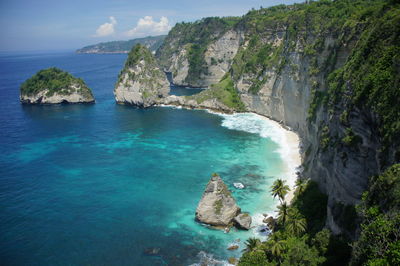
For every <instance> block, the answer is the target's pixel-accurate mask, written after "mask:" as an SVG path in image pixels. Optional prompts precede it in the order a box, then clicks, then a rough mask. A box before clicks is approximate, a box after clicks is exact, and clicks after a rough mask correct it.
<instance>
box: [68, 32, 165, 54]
mask: <svg viewBox="0 0 400 266" xmlns="http://www.w3.org/2000/svg"><path fill="white" fill-rule="evenodd" d="M164 38H165V35H160V36H148V37H144V38H137V39H133V40H129V41H112V42H102V43H98V44H94V45H89V46H85V47H83V48H81V49H78V50H76V53H78V54H113V53H129V51H130V50H131V49H132V47H133V46H135V45H136V44H142V45H144V46H146V47H147V48H148V49H149V50H150V51H151V52H155V51H156V50H157V49H158V48H159V47H160V46H161V44H162V42H163V41H164Z"/></svg>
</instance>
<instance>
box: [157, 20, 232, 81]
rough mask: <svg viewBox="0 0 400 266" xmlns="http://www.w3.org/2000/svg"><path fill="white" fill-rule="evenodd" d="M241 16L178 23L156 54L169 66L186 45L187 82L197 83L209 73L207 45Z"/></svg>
mask: <svg viewBox="0 0 400 266" xmlns="http://www.w3.org/2000/svg"><path fill="white" fill-rule="evenodd" d="M239 19H240V18H239V17H223V18H218V17H209V18H204V19H201V20H198V21H195V22H190V23H187V22H182V23H177V24H176V25H175V26H174V27H173V28H172V29H171V31H170V32H169V33H168V36H167V37H166V39H165V42H164V43H163V45H161V47H160V49H158V50H157V53H156V56H157V58H158V59H159V61H160V63H161V65H163V66H167V65H168V63H167V62H168V61H169V60H170V58H171V57H172V55H173V54H177V53H178V51H179V49H182V48H183V47H186V49H187V52H188V53H187V54H188V62H189V71H188V75H187V77H186V80H185V81H186V82H187V83H189V84H191V83H195V82H196V81H197V80H199V79H200V78H201V76H202V75H204V74H207V67H206V62H205V59H204V52H205V51H206V49H207V46H208V45H209V44H210V43H211V42H213V41H215V40H217V39H218V38H219V37H220V36H222V35H223V34H224V33H225V32H226V31H227V30H229V29H231V28H233V27H234V25H235V24H236V23H237V21H239Z"/></svg>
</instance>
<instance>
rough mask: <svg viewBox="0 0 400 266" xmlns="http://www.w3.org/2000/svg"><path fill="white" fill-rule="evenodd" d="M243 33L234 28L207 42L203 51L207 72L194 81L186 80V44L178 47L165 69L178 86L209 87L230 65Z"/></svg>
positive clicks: (217, 80)
mask: <svg viewBox="0 0 400 266" xmlns="http://www.w3.org/2000/svg"><path fill="white" fill-rule="evenodd" d="M242 39H243V34H242V33H241V32H237V31H234V30H230V31H227V32H226V33H225V34H224V35H222V36H221V37H220V38H218V39H217V40H216V41H214V42H213V43H211V44H209V45H208V47H207V50H206V52H205V53H204V60H205V62H206V65H205V68H207V72H208V73H207V74H202V75H201V76H200V77H198V78H197V79H196V80H195V81H192V82H188V81H187V76H188V74H189V61H188V51H187V49H188V46H183V47H180V49H179V52H178V53H174V54H173V55H172V57H171V58H170V59H169V60H168V67H167V68H166V70H167V71H168V72H171V73H172V76H173V82H174V84H176V85H179V86H189V87H209V86H210V85H211V84H215V83H218V82H219V81H220V80H221V78H222V77H223V76H224V75H225V73H226V72H227V71H228V70H229V68H230V66H231V65H232V60H233V58H234V57H235V55H236V53H237V51H238V49H239V46H240V42H241V41H242Z"/></svg>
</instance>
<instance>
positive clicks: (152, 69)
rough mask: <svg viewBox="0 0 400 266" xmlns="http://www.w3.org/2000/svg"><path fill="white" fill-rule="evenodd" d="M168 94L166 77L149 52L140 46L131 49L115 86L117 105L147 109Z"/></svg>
mask: <svg viewBox="0 0 400 266" xmlns="http://www.w3.org/2000/svg"><path fill="white" fill-rule="evenodd" d="M168 92H169V82H168V80H167V77H166V76H165V74H164V73H163V72H162V71H161V70H160V69H159V68H158V65H157V62H156V60H155V58H154V56H153V55H152V54H151V52H150V51H149V50H148V49H147V48H146V47H144V46H142V45H140V44H138V45H136V46H135V47H133V48H132V50H131V52H130V53H129V55H128V59H127V61H126V63H125V67H124V69H123V70H122V71H121V73H120V76H119V78H118V82H117V84H116V85H115V90H114V95H115V100H116V101H117V103H120V104H131V105H136V106H139V107H149V106H152V105H154V104H156V103H158V101H159V99H160V98H162V97H166V96H167V95H168Z"/></svg>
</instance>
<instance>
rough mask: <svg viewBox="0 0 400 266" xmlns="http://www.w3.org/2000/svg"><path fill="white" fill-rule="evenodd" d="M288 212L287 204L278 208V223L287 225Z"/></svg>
mask: <svg viewBox="0 0 400 266" xmlns="http://www.w3.org/2000/svg"><path fill="white" fill-rule="evenodd" d="M288 210H289V206H288V205H287V203H286V202H284V203H282V204H281V205H279V206H278V218H277V220H278V223H279V224H282V225H285V223H286V222H287V220H288Z"/></svg>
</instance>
